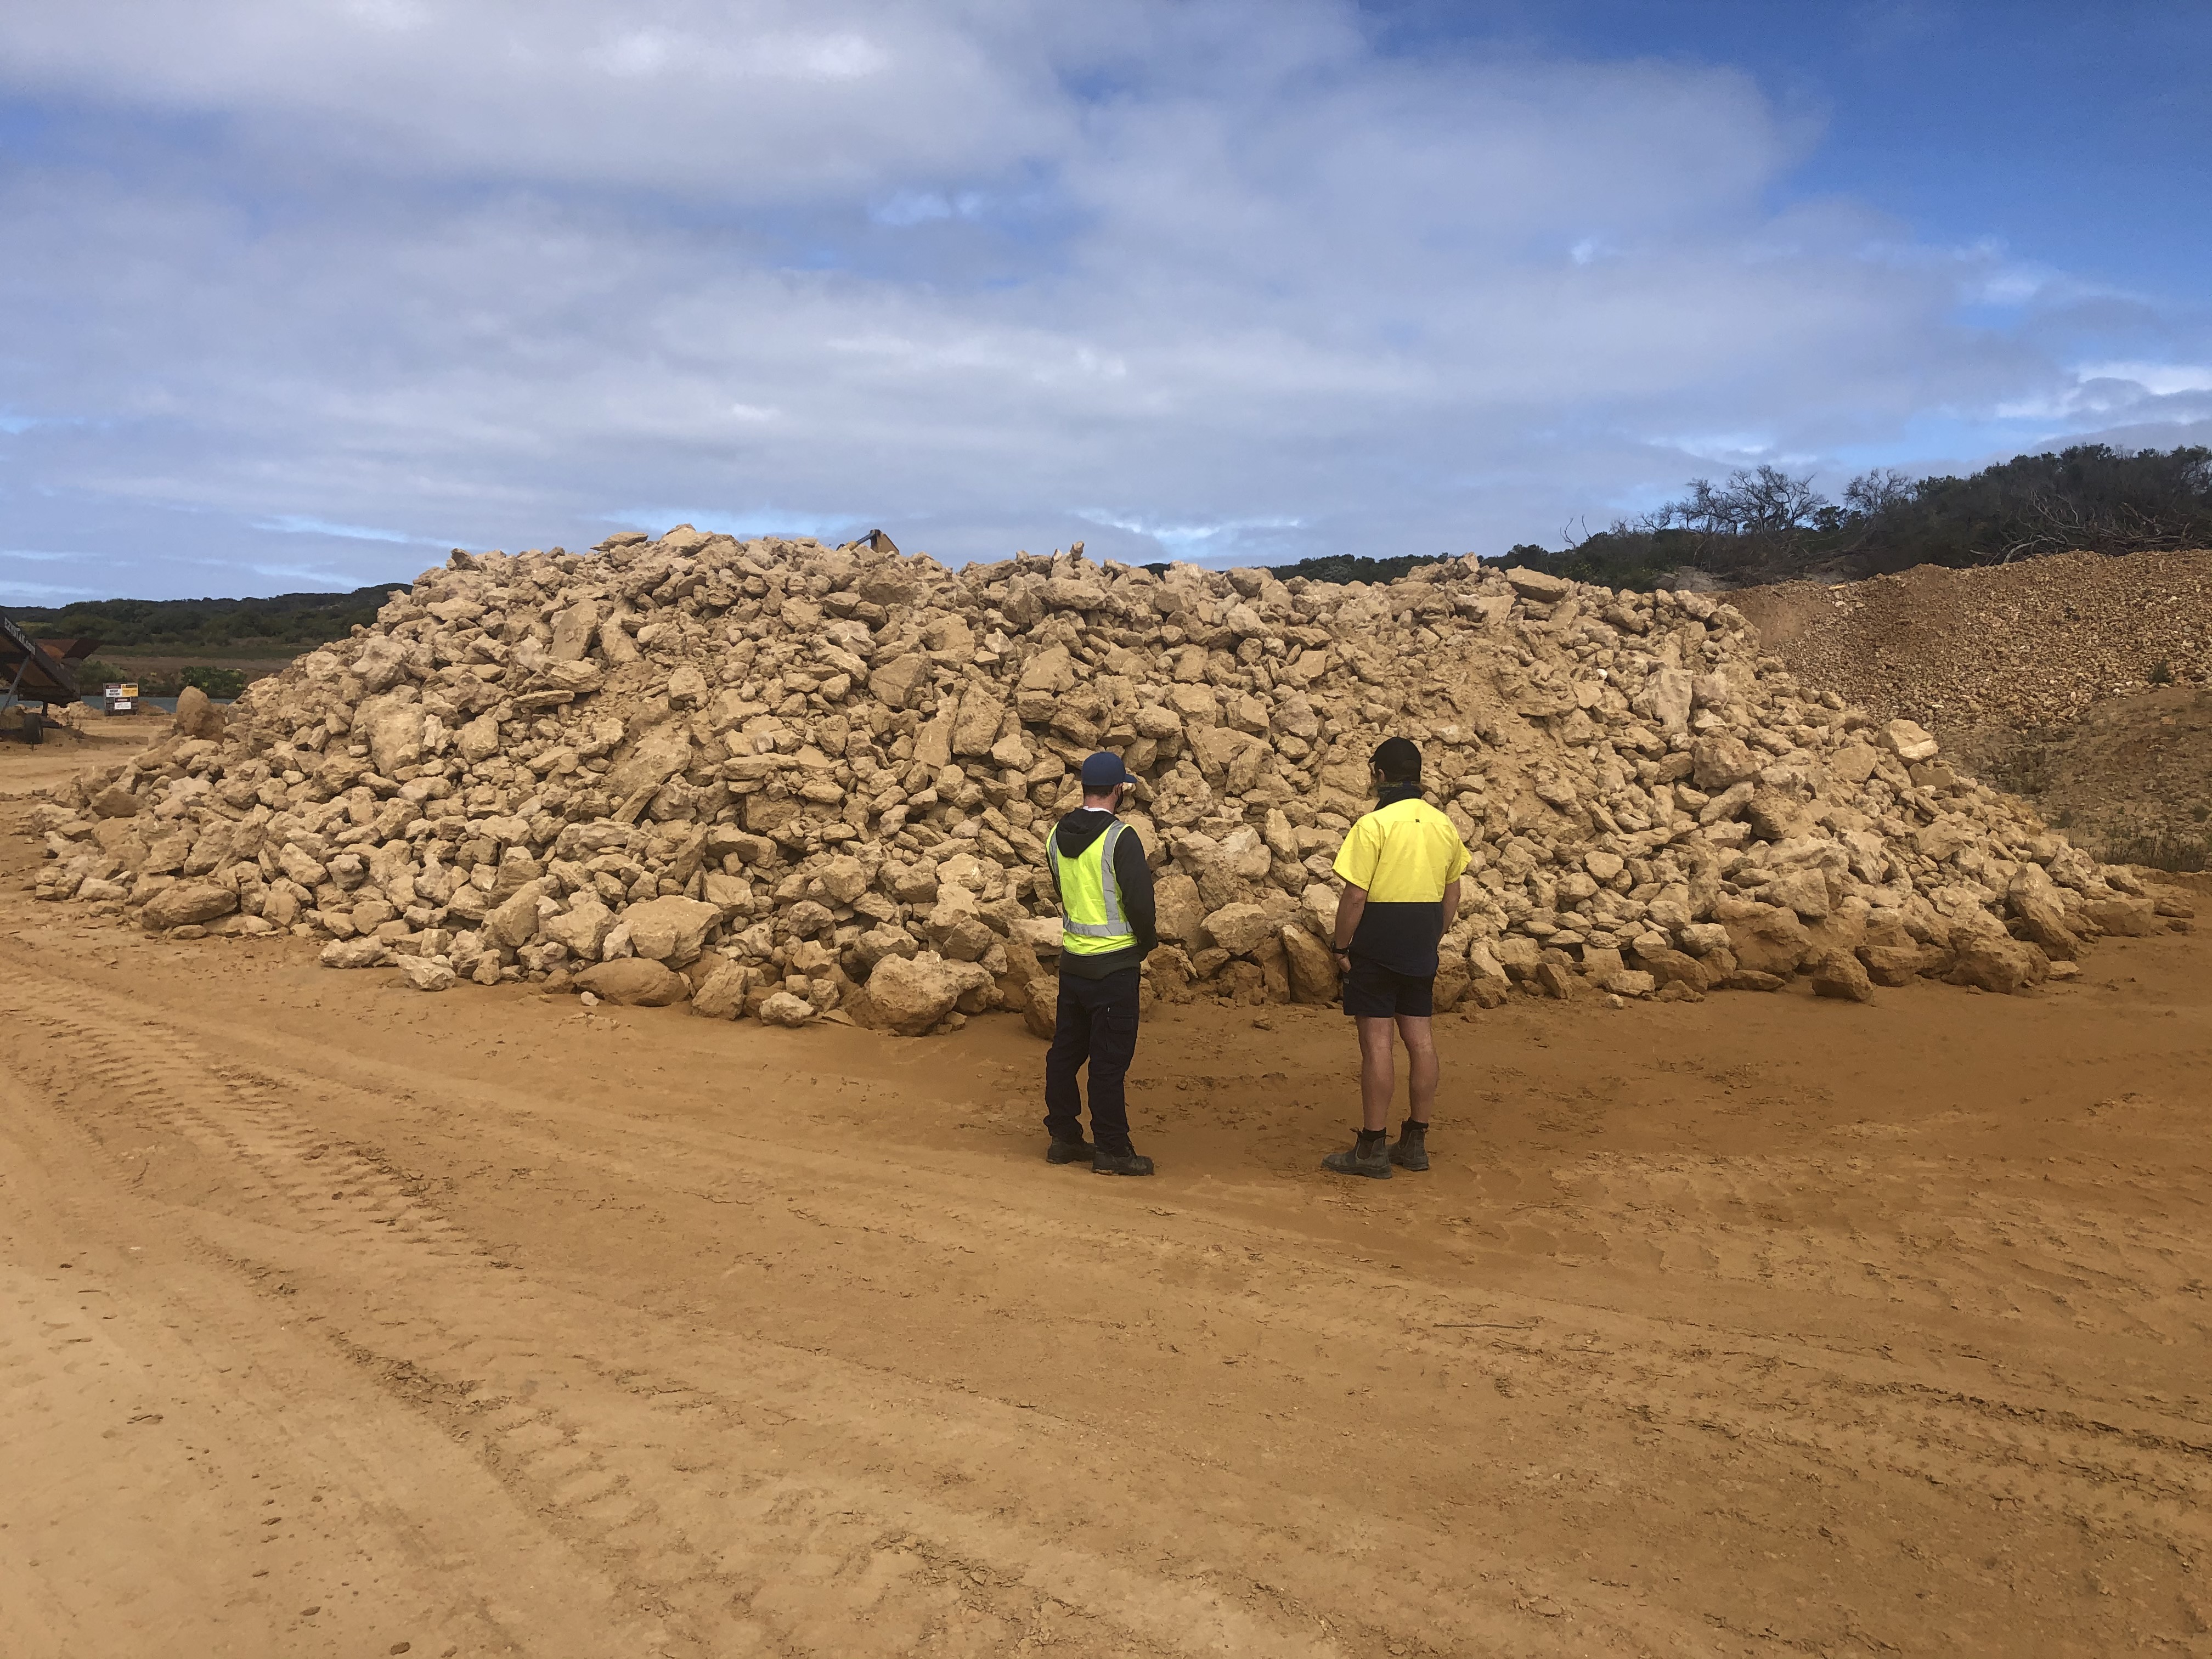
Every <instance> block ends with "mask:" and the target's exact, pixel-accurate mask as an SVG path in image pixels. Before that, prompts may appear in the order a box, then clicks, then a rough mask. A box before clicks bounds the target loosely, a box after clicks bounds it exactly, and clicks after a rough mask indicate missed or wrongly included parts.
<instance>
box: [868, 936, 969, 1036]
mask: <svg viewBox="0 0 2212 1659" xmlns="http://www.w3.org/2000/svg"><path fill="white" fill-rule="evenodd" d="M990 982H991V976H990V975H989V973H988V972H987V971H986V970H985V969H983V968H981V966H980V965H978V964H976V963H967V962H947V961H945V959H944V958H943V957H939V956H938V955H936V954H935V953H934V952H924V953H922V954H921V955H919V956H915V957H884V959H883V960H882V961H881V962H879V963H877V964H876V968H875V971H874V972H873V973H872V974H870V975H868V997H869V1000H871V1001H872V1002H873V1003H874V1005H875V1008H876V1012H877V1013H878V1015H879V1016H880V1017H881V1018H882V1019H883V1021H884V1024H885V1025H887V1026H888V1027H889V1028H890V1030H894V1031H896V1032H897V1033H898V1034H899V1035H901V1036H921V1034H922V1033H923V1032H925V1031H927V1030H929V1029H930V1027H932V1026H933V1025H935V1024H937V1023H938V1022H939V1020H941V1019H943V1018H945V1016H946V1015H948V1014H950V1013H951V1012H952V1011H953V1006H954V1005H955V1004H956V1003H957V1002H958V1001H959V1000H960V998H961V997H962V995H963V994H965V993H967V992H969V991H973V990H976V989H979V988H981V987H984V986H987V985H988V984H989V983H990Z"/></svg>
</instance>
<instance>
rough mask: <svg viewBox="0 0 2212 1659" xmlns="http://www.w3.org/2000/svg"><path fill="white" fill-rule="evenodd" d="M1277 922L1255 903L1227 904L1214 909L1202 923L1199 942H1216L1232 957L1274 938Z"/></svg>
mask: <svg viewBox="0 0 2212 1659" xmlns="http://www.w3.org/2000/svg"><path fill="white" fill-rule="evenodd" d="M1276 927H1277V923H1276V922H1275V921H1273V919H1272V918H1271V917H1270V916H1269V915H1268V913H1267V911H1266V910H1265V909H1263V908H1261V907H1260V906H1259V905H1256V904H1231V905H1227V906H1225V907H1224V908H1221V909H1218V910H1216V911H1214V912H1213V913H1212V915H1209V916H1207V917H1206V921H1205V922H1204V923H1203V924H1202V933H1201V938H1202V940H1203V942H1205V943H1208V944H1212V945H1219V946H1220V947H1221V948H1222V949H1223V950H1225V951H1228V952H1229V954H1230V955H1231V956H1233V957H1243V956H1249V955H1251V954H1252V952H1253V951H1256V950H1258V949H1259V948H1260V944H1261V940H1263V939H1272V938H1273V937H1274V934H1275V931H1276Z"/></svg>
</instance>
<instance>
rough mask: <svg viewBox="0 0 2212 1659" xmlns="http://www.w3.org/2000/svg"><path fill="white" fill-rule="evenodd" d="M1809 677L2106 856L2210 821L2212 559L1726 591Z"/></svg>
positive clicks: (2180, 839)
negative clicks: (1891, 720) (1897, 723)
mask: <svg viewBox="0 0 2212 1659" xmlns="http://www.w3.org/2000/svg"><path fill="white" fill-rule="evenodd" d="M1730 597H1731V600H1732V602H1733V603H1734V604H1735V605H1736V607H1737V608H1738V609H1739V610H1741V611H1742V612H1743V613H1744V615H1745V616H1747V617H1749V618H1750V619H1751V621H1752V622H1753V623H1754V624H1755V625H1756V626H1757V627H1758V629H1759V633H1760V635H1761V637H1762V639H1763V640H1764V641H1765V643H1766V645H1767V647H1768V648H1769V649H1771V650H1772V651H1774V652H1775V653H1778V655H1780V656H1781V657H1782V659H1784V661H1785V662H1787V663H1788V664H1789V665H1790V669H1791V671H1793V672H1795V673H1796V674H1797V675H1798V676H1799V677H1800V678H1802V679H1803V680H1804V681H1805V682H1806V683H1807V684H1810V685H1814V686H1819V687H1823V688H1832V689H1833V690H1838V691H1840V692H1841V693H1843V695H1844V696H1846V697H1848V698H1850V700H1851V701H1853V702H1857V703H1860V704H1863V706H1865V707H1866V708H1869V709H1871V710H1873V711H1875V712H1876V713H1877V714H1881V715H1883V716H1884V717H1887V716H1890V715H1900V716H1903V717H1905V718H1907V719H1911V720H1918V721H1919V722H1921V723H1922V724H1923V725H1924V726H1927V727H1928V728H1929V730H1930V731H1932V732H1936V735H1937V736H1938V737H1940V738H1942V739H1943V742H1944V745H1945V747H1946V748H1947V749H1948V750H1950V751H1951V753H1952V754H1953V755H1954V757H1957V758H1958V759H1959V760H1960V762H1961V763H1963V764H1964V765H1965V766H1966V768H1967V769H1970V770H1972V771H1973V772H1974V773H1976V774H1977V775H1979V776H1981V777H1983V778H1984V779H1985V780H1986V781H1989V782H1991V783H1994V784H1996V785H1998V786H1999V787H2003V788H2006V789H2010V790H2013V791H2015V792H2017V793H2021V794H2023V795H2026V796H2027V797H2029V798H2030V799H2033V800H2034V801H2035V802H2036V804H2037V805H2039V806H2040V807H2041V808H2042V809H2043V811H2045V813H2046V814H2047V815H2048V816H2049V817H2051V820H2052V822H2054V823H2057V824H2058V825H2059V826H2060V827H2061V828H2064V829H2069V830H2070V831H2072V832H2075V834H2077V836H2079V837H2080V838H2081V840H2082V841H2083V842H2084V843H2085V844H2086V845H2087V846H2088V847H2090V848H2092V849H2093V850H2095V851H2098V852H2100V853H2102V854H2105V855H2106V856H2112V857H2118V858H2121V859H2125V860H2137V859H2141V858H2143V857H2145V856H2146V855H2147V854H2151V853H2153V852H2154V851H2155V850H2156V848H2155V843H2156V842H2159V841H2160V840H2163V841H2164V842H2166V843H2167V844H2168V846H2169V847H2170V848H2180V849H2184V850H2185V849H2186V848H2189V847H2191V846H2192V845H2193V846H2195V847H2196V848H2199V849H2200V850H2201V848H2202V847H2203V836H2204V834H2205V826H2206V823H2207V822H2208V820H2212V693H2208V690H2207V687H2208V684H2212V553H2207V552H2187V553H2138V554H2136V555H2133V556H2130V557H2127V558H2106V557H2104V556H2100V555H2097V554H2093V553H2069V554H2065V555H2063V556H2057V557H2053V558H2046V559H2034V560H2030V561H2027V562H2024V563H2021V564H2015V565H2008V566H2004V567H2001V568H1993V569H1979V570H1944V569H1939V568H1935V567H1933V566H1923V567H1921V568H1917V569H1914V570H1909V571H1906V572H1904V573H1903V574H1899V575H1893V576H1877V577H1875V578H1874V579H1872V580H1868V581H1863V582H1853V583H1850V584H1847V585H1844V586H1833V587H1824V586H1818V585H1816V584H1814V583H1809V582H1792V583H1789V584H1786V585H1784V586H1778V587H1765V588H1749V589H1746V590H1744V591H1743V592H1738V593H1735V594H1733V595H1731V596H1730Z"/></svg>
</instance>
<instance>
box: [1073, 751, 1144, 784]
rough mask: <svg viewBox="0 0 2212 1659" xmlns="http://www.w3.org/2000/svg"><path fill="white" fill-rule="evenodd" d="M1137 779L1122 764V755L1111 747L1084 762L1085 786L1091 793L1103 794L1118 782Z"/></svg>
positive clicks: (1128, 781)
mask: <svg viewBox="0 0 2212 1659" xmlns="http://www.w3.org/2000/svg"><path fill="white" fill-rule="evenodd" d="M1135 781H1137V780H1136V779H1135V778H1134V777H1133V776H1132V775H1130V772H1129V769H1128V768H1127V767H1126V766H1124V765H1122V764H1121V757H1120V756H1119V755H1117V754H1115V753H1114V751H1113V750H1110V749H1102V750H1099V751H1098V752H1097V754H1095V755H1092V756H1091V757H1088V758H1087V759H1085V761H1084V763H1083V787H1084V788H1085V790H1087V791H1089V792H1090V793H1091V794H1094V795H1103V794H1104V793H1106V792H1107V791H1108V790H1109V789H1111V788H1113V787H1115V785H1116V784H1123V783H1134V782H1135Z"/></svg>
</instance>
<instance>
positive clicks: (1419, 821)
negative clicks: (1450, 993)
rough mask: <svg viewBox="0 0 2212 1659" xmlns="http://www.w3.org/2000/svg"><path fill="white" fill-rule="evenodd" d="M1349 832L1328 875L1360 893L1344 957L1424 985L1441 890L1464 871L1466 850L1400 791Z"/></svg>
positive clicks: (1433, 952) (1437, 931)
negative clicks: (1362, 903)
mask: <svg viewBox="0 0 2212 1659" xmlns="http://www.w3.org/2000/svg"><path fill="white" fill-rule="evenodd" d="M1406 789H1407V793H1405V794H1404V795H1402V796H1401V798H1400V799H1395V800H1394V799H1391V798H1390V797H1391V796H1392V795H1393V794H1395V793H1397V790H1396V789H1395V788H1390V789H1386V790H1384V792H1383V804H1382V805H1379V806H1377V807H1376V809H1375V810H1374V811H1371V812H1370V813H1368V814H1367V815H1366V816H1365V817H1363V818H1361V819H1360V820H1359V822H1358V823H1355V824H1353V825H1352V831H1351V833H1350V834H1349V835H1347V836H1345V838H1344V845H1343V846H1342V847H1340V848H1338V849H1337V854H1336V865H1335V869H1336V873H1337V874H1338V875H1340V876H1342V877H1343V878H1345V880H1346V881H1348V882H1350V883H1351V884H1352V885H1353V886H1355V887H1364V888H1365V889H1366V890H1367V908H1366V909H1365V910H1364V912H1363V913H1362V914H1361V915H1360V918H1359V927H1358V930H1357V931H1355V932H1354V933H1353V934H1352V954H1353V955H1354V956H1357V957H1366V958H1367V959H1369V960H1370V961H1372V962H1374V963H1376V964H1377V965H1378V966H1380V967H1383V968H1387V969H1389V970H1390V971H1391V972H1392V973H1394V974H1404V975H1407V976H1409V977H1411V978H1414V979H1425V978H1426V977H1428V976H1429V975H1432V974H1434V973H1435V972H1436V971H1437V940H1438V939H1442V938H1443V931H1444V908H1443V899H1444V889H1445V888H1447V887H1449V886H1450V885H1451V884H1452V883H1454V882H1455V881H1457V880H1458V879H1459V878H1460V872H1462V871H1463V870H1465V869H1466V868H1467V848H1464V847H1462V845H1460V839H1459V831H1458V830H1456V829H1453V828H1452V822H1451V820H1450V819H1449V818H1448V817H1445V816H1444V815H1443V813H1442V812H1439V811H1437V809H1436V808H1435V807H1433V806H1431V805H1429V804H1428V802H1426V801H1425V800H1423V799H1421V798H1420V796H1419V794H1418V793H1413V786H1406Z"/></svg>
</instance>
